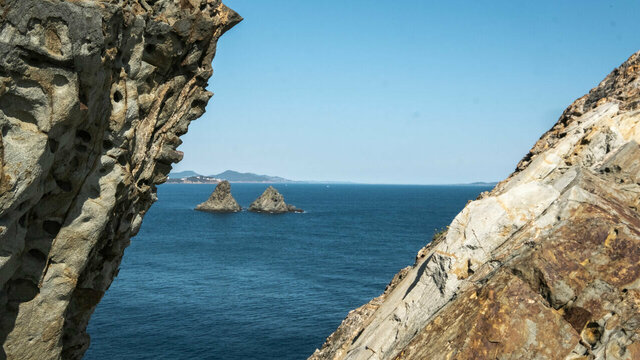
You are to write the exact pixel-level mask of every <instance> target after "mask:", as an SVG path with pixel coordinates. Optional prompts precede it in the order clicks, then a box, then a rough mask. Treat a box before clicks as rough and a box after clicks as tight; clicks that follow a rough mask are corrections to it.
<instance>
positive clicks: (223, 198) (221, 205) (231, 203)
mask: <svg viewBox="0 0 640 360" xmlns="http://www.w3.org/2000/svg"><path fill="white" fill-rule="evenodd" d="M196 210H200V211H209V212H238V211H240V210H242V208H241V207H240V205H238V202H237V201H236V199H234V198H233V196H232V195H231V184H229V182H228V181H226V180H225V181H223V182H221V183H219V184H218V185H217V186H216V189H215V190H214V191H213V193H212V194H211V196H209V199H208V200H207V201H205V202H203V203H202V204H199V205H198V206H196Z"/></svg>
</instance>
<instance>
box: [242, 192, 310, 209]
mask: <svg viewBox="0 0 640 360" xmlns="http://www.w3.org/2000/svg"><path fill="white" fill-rule="evenodd" d="M249 211H252V212H260V213H270V214H283V213H288V212H302V209H298V208H297V207H295V206H293V205H290V204H287V203H286V202H284V196H282V194H280V193H279V192H278V190H276V188H274V187H273V186H269V187H268V188H267V190H265V191H264V192H263V193H262V195H260V197H258V198H257V199H256V200H255V201H254V202H252V203H251V205H250V206H249Z"/></svg>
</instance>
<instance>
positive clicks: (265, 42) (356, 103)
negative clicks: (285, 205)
mask: <svg viewBox="0 0 640 360" xmlns="http://www.w3.org/2000/svg"><path fill="white" fill-rule="evenodd" d="M225 4H226V5H228V6H229V7H231V8H233V9H234V10H236V11H237V12H238V13H240V14H241V15H242V16H243V17H244V19H245V20H244V21H243V22H242V23H240V24H239V25H237V26H236V27H235V28H233V29H231V30H230V31H229V32H227V34H225V35H224V36H223V38H222V39H221V40H220V41H219V43H218V53H217V55H216V58H215V60H214V63H213V67H214V76H213V78H212V79H211V80H210V81H209V84H210V87H209V89H210V90H211V91H212V92H214V93H215V96H214V97H213V99H212V100H211V102H210V103H209V105H208V107H207V112H206V113H205V115H203V117H202V118H200V119H199V120H197V121H195V122H194V123H192V124H191V126H190V129H189V133H188V134H187V135H185V136H184V137H183V140H184V144H183V145H181V146H180V148H179V149H180V150H181V151H184V153H185V157H184V160H183V161H182V162H181V163H180V164H178V165H176V166H174V171H182V170H195V171H197V172H199V173H202V174H206V175H209V174H214V173H219V172H222V171H224V170H226V169H233V170H237V171H247V172H254V173H260V174H269V175H277V176H282V177H286V178H290V179H294V180H344V181H356V182H366V183H406V184H437V183H462V182H472V181H497V180H500V179H502V178H504V177H506V176H507V175H508V174H509V173H511V171H512V170H513V169H514V168H515V165H516V163H517V162H518V161H519V160H520V159H521V158H522V157H523V156H524V155H525V154H526V153H527V151H528V150H529V149H530V148H531V146H532V145H533V144H534V143H535V141H536V140H537V139H538V138H539V137H540V136H541V135H542V134H543V133H544V132H545V131H546V130H548V129H549V128H550V127H551V126H552V125H553V124H554V123H555V122H556V120H557V119H558V117H559V116H560V114H561V113H562V111H563V110H564V108H566V107H567V106H569V104H570V103H571V102H573V101H574V100H575V99H576V98H578V97H580V96H582V95H583V94H585V93H587V92H588V91H589V89H591V88H592V87H594V86H596V85H597V84H598V82H600V81H601V80H602V79H603V78H604V77H605V76H606V75H607V74H608V73H609V72H611V70H613V69H614V68H615V67H617V66H618V65H619V64H620V63H622V62H623V61H625V60H626V59H627V58H628V57H629V56H630V55H631V54H632V53H634V52H635V51H637V50H638V49H640V41H638V34H640V22H638V21H637V14H639V13H640V3H639V2H634V1H629V0H623V1H579V2H578V1H557V0H554V1H425V0H398V1H378V0H325V1H307V0H226V1H225Z"/></svg>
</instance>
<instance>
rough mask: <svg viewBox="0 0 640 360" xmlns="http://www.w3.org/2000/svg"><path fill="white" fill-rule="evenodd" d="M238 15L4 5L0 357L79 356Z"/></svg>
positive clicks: (128, 1) (83, 1)
mask: <svg viewBox="0 0 640 360" xmlns="http://www.w3.org/2000/svg"><path fill="white" fill-rule="evenodd" d="M240 20H241V18H240V17H239V16H238V15H237V14H236V13H234V12H233V11H231V10H229V9H228V8H226V7H225V6H224V5H223V4H222V3H221V2H220V1H219V0H67V1H63V0H0V129H1V132H0V161H1V166H0V340H1V341H2V343H3V347H2V351H1V352H0V358H4V357H7V358H9V359H38V360H43V359H79V358H81V357H82V355H83V354H84V352H85V350H86V349H87V347H88V345H89V337H88V335H87V334H86V332H85V328H86V326H87V322H88V320H89V317H90V315H91V313H92V312H93V310H94V309H95V307H96V305H97V303H98V302H99V301H100V299H101V298H102V296H103V294H104V292H105V291H106V290H107V288H108V287H109V285H110V284H111V281H112V280H113V278H114V276H116V274H117V272H118V266H119V264H120V260H121V258H122V255H123V251H124V248H125V247H127V245H128V244H129V238H130V237H131V236H133V235H135V234H136V232H137V231H138V229H139V228H140V224H141V221H142V218H143V216H144V214H145V212H146V211H147V209H148V208H149V206H150V205H151V204H152V203H153V202H154V201H155V199H156V188H155V185H156V184H159V183H162V182H163V181H165V179H166V176H167V174H168V173H169V171H170V170H171V164H172V163H174V162H177V161H179V160H181V158H182V154H181V153H180V152H179V151H176V147H177V146H178V145H179V144H180V139H179V136H180V135H182V134H184V133H185V132H186V131H187V127H188V125H189V123H190V122H191V121H192V120H194V119H196V118H198V117H199V116H200V115H202V113H203V112H204V110H205V106H206V104H207V102H208V100H209V98H210V97H211V95H212V94H211V93H210V92H208V91H207V90H206V89H205V88H206V86H207V81H208V79H209V77H211V75H212V68H211V61H212V59H213V57H214V55H215V50H216V43H217V40H218V38H219V37H220V36H221V35H222V34H223V33H224V32H225V31H226V30H228V29H230V28H231V27H232V26H233V25H235V24H236V23H238V22H239V21H240Z"/></svg>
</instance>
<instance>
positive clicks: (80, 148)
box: [75, 144, 89, 153]
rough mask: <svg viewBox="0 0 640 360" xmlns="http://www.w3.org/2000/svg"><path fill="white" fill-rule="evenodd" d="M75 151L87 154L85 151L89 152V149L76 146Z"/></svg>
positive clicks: (84, 146)
mask: <svg viewBox="0 0 640 360" xmlns="http://www.w3.org/2000/svg"><path fill="white" fill-rule="evenodd" d="M75 149H76V151H77V152H80V153H85V152H87V150H89V148H87V146H86V145H83V144H77V145H76V147H75Z"/></svg>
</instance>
